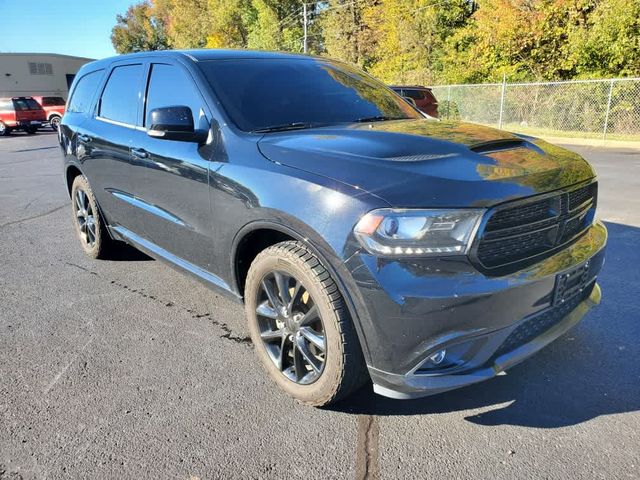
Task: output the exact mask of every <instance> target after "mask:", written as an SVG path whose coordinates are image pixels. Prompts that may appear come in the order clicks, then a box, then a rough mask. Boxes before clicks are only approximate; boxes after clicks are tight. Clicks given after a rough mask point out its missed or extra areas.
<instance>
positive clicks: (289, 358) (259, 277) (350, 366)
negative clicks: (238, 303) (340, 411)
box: [245, 241, 369, 407]
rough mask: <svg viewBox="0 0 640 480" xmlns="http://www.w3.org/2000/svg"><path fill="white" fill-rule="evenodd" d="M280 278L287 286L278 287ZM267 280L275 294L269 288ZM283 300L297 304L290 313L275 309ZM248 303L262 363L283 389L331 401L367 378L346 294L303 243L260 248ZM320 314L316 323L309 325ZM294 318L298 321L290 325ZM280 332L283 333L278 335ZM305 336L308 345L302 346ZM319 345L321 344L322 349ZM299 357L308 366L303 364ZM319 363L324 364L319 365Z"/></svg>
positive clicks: (317, 402)
mask: <svg viewBox="0 0 640 480" xmlns="http://www.w3.org/2000/svg"><path fill="white" fill-rule="evenodd" d="M278 275H279V276H280V277H278ZM283 278H284V280H283ZM287 278H288V280H286V279H287ZM280 282H282V285H285V286H284V288H280V287H279V285H281V283H280ZM298 285H300V288H298ZM268 286H270V288H271V295H269V293H268V290H269V289H268V288H265V287H268ZM274 289H275V290H278V291H277V292H275V290H274ZM281 291H284V292H288V293H286V294H284V296H286V297H287V298H284V299H283V294H281V293H280V292H281ZM300 292H303V293H300ZM296 294H297V295H296ZM305 294H306V302H305ZM274 295H275V300H273V299H272V297H274ZM292 296H293V297H294V300H291V297H292ZM272 300H273V301H272ZM283 300H288V303H289V305H292V304H293V306H292V307H291V308H289V312H288V315H287V312H286V311H285V312H284V313H282V312H280V313H277V314H276V312H277V311H279V310H277V308H280V307H283V306H284V305H285V302H284V301H283ZM274 303H276V304H278V305H273V304H274ZM274 306H275V307H276V308H273V307H274ZM245 308H246V314H247V320H248V327H249V332H250V334H251V339H252V341H253V344H254V345H255V350H256V353H257V355H258V358H259V359H260V361H261V363H262V366H263V367H264V368H265V369H266V371H267V372H268V374H269V375H270V376H271V378H272V379H273V380H274V381H275V382H276V383H277V384H278V386H279V387H280V388H281V389H282V390H284V391H285V392H287V393H288V394H289V395H290V396H292V397H293V398H295V399H296V400H298V401H299V402H301V403H304V404H307V405H313V406H318V407H319V406H324V405H328V404H330V403H332V402H335V401H336V400H339V399H341V398H344V397H345V396H347V395H349V394H350V393H352V392H354V391H355V390H357V389H358V388H360V387H361V386H362V385H363V384H364V383H365V382H366V381H367V380H368V378H369V377H368V373H367V370H366V365H365V362H364V358H363V356H362V351H361V349H360V343H359V341H358V337H357V334H356V331H355V328H354V326H353V323H352V322H351V319H350V317H349V314H348V311H347V308H346V306H345V304H344V300H343V298H342V295H341V294H340V291H339V290H338V287H337V285H336V283H335V282H334V280H333V279H332V278H331V275H330V274H329V272H328V271H327V270H326V269H325V268H324V267H323V265H322V263H321V262H320V261H319V260H318V258H317V257H316V256H315V255H314V254H313V253H312V252H311V251H310V250H309V249H308V248H307V247H306V246H305V245H304V244H303V243H301V242H296V241H287V242H282V243H278V244H276V245H273V246H271V247H269V248H267V249H265V250H263V251H262V252H261V253H260V254H258V256H257V257H256V258H255V260H254V261H253V263H252V264H251V267H250V268H249V273H248V275H247V280H246V283H245ZM284 308H285V309H286V307H284ZM258 309H260V312H261V313H258ZM312 311H313V312H317V313H318V314H319V316H316V315H314V314H312V313H311V312H312ZM263 313H266V315H265V314H263ZM274 314H276V315H275V316H276V317H277V318H274ZM301 315H302V317H300V316H301ZM316 317H318V319H317V320H313V321H312V324H313V326H305V325H309V323H305V322H311V320H310V319H313V318H316ZM305 318H306V319H307V320H305ZM290 324H292V325H294V326H293V327H291V328H290V327H289V326H290ZM296 325H297V326H296ZM296 329H297V330H296ZM280 332H284V333H283V334H282V335H281V337H278V335H279V334H280ZM291 332H295V333H293V334H292V333H291ZM314 335H315V337H314ZM308 338H312V339H314V341H313V342H311V341H308ZM318 339H321V340H322V341H319V340H318ZM305 342H306V346H304V345H303V346H298V345H300V343H302V344H305ZM317 345H323V347H324V350H322V347H317ZM303 351H305V352H306V356H305V355H304V354H303ZM309 353H311V354H312V355H313V358H312V360H313V361H307V360H305V359H308V358H310V357H309ZM289 354H290V355H289ZM296 360H298V361H297V362H296ZM301 362H302V365H303V366H304V368H299V367H300V364H301ZM320 364H321V368H319V369H317V368H315V366H317V365H320ZM285 366H286V367H287V368H285ZM298 371H300V372H301V374H300V375H298ZM292 377H293V378H292Z"/></svg>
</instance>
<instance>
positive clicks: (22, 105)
mask: <svg viewBox="0 0 640 480" xmlns="http://www.w3.org/2000/svg"><path fill="white" fill-rule="evenodd" d="M13 106H14V107H15V109H16V110H42V107H41V106H40V104H39V103H38V102H36V101H35V100H34V99H33V98H14V99H13Z"/></svg>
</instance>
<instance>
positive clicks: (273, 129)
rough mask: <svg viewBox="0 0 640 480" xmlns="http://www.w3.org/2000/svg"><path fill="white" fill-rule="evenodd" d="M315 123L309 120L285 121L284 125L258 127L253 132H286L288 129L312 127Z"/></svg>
mask: <svg viewBox="0 0 640 480" xmlns="http://www.w3.org/2000/svg"><path fill="white" fill-rule="evenodd" d="M313 126H314V125H312V124H311V123H307V122H293V123H285V124H283V125H271V126H269V127H262V128H256V129H255V130H251V133H268V132H284V131H286V130H300V129H303V128H311V127H313Z"/></svg>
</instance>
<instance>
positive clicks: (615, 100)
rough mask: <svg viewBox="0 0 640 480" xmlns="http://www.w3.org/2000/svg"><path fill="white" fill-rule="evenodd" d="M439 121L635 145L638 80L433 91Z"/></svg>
mask: <svg viewBox="0 0 640 480" xmlns="http://www.w3.org/2000/svg"><path fill="white" fill-rule="evenodd" d="M433 93H434V95H435V96H436V98H437V99H438V103H439V107H438V110H439V113H440V117H441V118H443V119H455V120H464V121H468V122H474V123H481V124H485V125H491V126H496V127H498V128H501V129H504V130H510V131H514V132H520V133H525V134H527V133H528V134H533V135H536V134H537V135H547V136H558V137H577V138H594V139H601V140H627V141H638V142H640V78H618V79H610V80H575V81H569V82H546V83H541V82H535V83H488V84H476V85H439V86H434V87H433Z"/></svg>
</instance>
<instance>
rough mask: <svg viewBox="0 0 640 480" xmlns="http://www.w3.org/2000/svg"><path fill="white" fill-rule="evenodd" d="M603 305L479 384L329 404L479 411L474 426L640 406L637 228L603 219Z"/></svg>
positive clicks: (366, 391) (366, 394)
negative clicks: (398, 397)
mask: <svg viewBox="0 0 640 480" xmlns="http://www.w3.org/2000/svg"><path fill="white" fill-rule="evenodd" d="M607 228H608V229H609V241H608V246H607V259H606V265H605V267H604V269H603V271H602V273H601V274H600V277H599V280H598V281H599V283H600V285H601V287H602V292H603V297H602V303H601V304H600V305H599V306H598V307H597V308H596V309H594V310H592V311H591V312H590V313H589V314H588V315H587V316H586V317H585V318H584V320H583V321H582V322H581V323H580V324H579V325H577V326H576V327H575V328H574V329H573V330H571V331H569V332H568V333H567V334H565V335H564V336H563V337H561V338H559V339H558V340H557V341H556V342H554V343H553V344H551V345H550V346H548V347H547V348H546V349H544V350H542V351H541V352H539V353H538V354H537V355H534V356H533V357H531V358H530V359H528V360H527V361H525V362H524V363H522V364H520V365H518V366H516V367H514V368H513V369H511V370H509V371H508V373H507V375H502V376H498V377H496V378H494V379H492V380H489V381H487V382H484V383H480V384H476V385H473V386H470V387H467V388H463V389H460V390H456V391H452V392H448V393H444V394H441V395H436V396H433V397H426V398H422V399H417V400H408V401H398V400H391V399H388V398H384V397H381V396H378V395H375V394H374V393H373V392H372V390H371V386H370V385H369V387H368V388H367V387H365V388H363V389H361V390H360V391H359V392H357V393H356V394H355V395H353V396H351V397H349V398H348V399H345V400H344V401H342V402H340V403H338V404H336V405H335V406H334V407H333V409H335V410H339V411H343V412H348V413H355V414H365V415H382V416H385V415H422V414H438V413H447V412H453V411H464V410H474V409H479V410H481V411H479V412H469V416H467V417H465V418H466V420H468V421H469V422H472V423H475V424H477V425H484V426H493V425H519V426H526V427H537V428H557V427H564V426H568V425H575V424H578V423H581V422H584V421H587V420H590V419H592V418H596V417H599V416H602V415H608V414H614V413H624V412H632V411H636V410H640V362H639V361H638V360H640V342H638V339H639V338H640V253H639V252H638V246H640V228H637V227H632V226H628V225H621V224H616V223H607Z"/></svg>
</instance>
